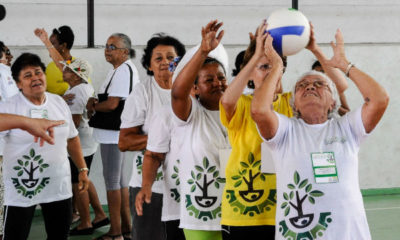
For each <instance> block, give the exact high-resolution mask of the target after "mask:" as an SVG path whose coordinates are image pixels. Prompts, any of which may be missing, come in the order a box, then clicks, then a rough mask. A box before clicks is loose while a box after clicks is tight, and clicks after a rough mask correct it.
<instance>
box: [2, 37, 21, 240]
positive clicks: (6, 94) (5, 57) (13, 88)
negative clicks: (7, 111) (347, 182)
mask: <svg viewBox="0 0 400 240" xmlns="http://www.w3.org/2000/svg"><path fill="white" fill-rule="evenodd" d="M9 56H11V57H9ZM11 59H12V55H11V53H10V50H9V49H8V48H7V47H6V46H5V45H4V43H3V42H2V41H0V102H5V101H7V99H9V98H10V97H12V96H14V95H15V94H17V93H18V92H19V90H18V87H17V85H16V84H15V81H14V79H13V78H12V76H11V69H10V65H9V62H10V61H11ZM3 147H4V141H3V139H2V138H1V139H0V240H1V238H2V235H3V215H4V214H3V200H4V185H3V172H2V168H1V166H2V165H3Z"/></svg>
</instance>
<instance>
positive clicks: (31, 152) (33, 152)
mask: <svg viewBox="0 0 400 240" xmlns="http://www.w3.org/2000/svg"><path fill="white" fill-rule="evenodd" d="M29 155H31V157H34V156H35V150H34V149H33V148H31V150H30V151H29Z"/></svg>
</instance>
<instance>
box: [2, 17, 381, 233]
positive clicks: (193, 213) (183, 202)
mask: <svg viewBox="0 0 400 240" xmlns="http://www.w3.org/2000/svg"><path fill="white" fill-rule="evenodd" d="M222 25H223V24H222V22H218V21H217V20H213V21H210V22H209V23H208V24H207V25H205V26H204V27H202V29H201V31H200V29H199V32H201V39H202V40H201V42H200V43H199V44H198V45H197V46H195V47H193V48H191V49H188V50H187V51H186V49H185V46H184V45H183V44H182V43H181V42H180V41H179V40H178V39H176V38H175V37H173V36H169V35H166V34H164V33H157V34H155V35H153V36H152V37H151V39H150V40H149V41H148V42H147V45H146V46H145V49H144V54H143V56H142V58H141V63H142V65H143V67H144V68H145V70H146V71H147V75H148V77H147V78H143V79H141V78H140V77H139V74H138V70H137V68H136V66H135V65H134V64H133V62H132V61H131V58H133V57H135V50H134V49H132V43H131V40H130V38H129V37H128V36H127V35H125V34H123V33H114V34H112V35H110V37H109V38H108V39H107V41H106V45H105V50H104V56H105V60H106V61H107V62H108V63H110V64H111V66H110V71H109V72H108V74H107V76H105V80H104V82H103V83H102V84H101V86H100V88H99V89H98V90H97V91H95V90H94V89H93V87H92V85H91V82H92V80H91V78H90V76H91V74H92V72H93V67H92V66H91V65H90V64H89V63H88V62H87V61H86V60H85V59H83V58H75V57H73V56H72V55H71V49H72V47H73V43H74V34H73V31H72V29H71V28H70V27H68V26H61V27H59V28H55V29H53V31H52V34H51V35H50V36H48V34H47V32H46V30H44V29H40V28H38V29H36V30H35V31H34V34H35V35H36V36H37V37H38V38H39V39H40V40H41V41H42V43H43V44H44V46H45V47H46V48H47V50H48V52H49V54H50V57H51V58H52V60H53V61H52V62H51V63H50V64H48V66H47V67H45V65H44V64H43V63H42V61H41V59H40V58H39V57H38V56H37V55H35V54H32V53H23V54H21V55H20V56H18V57H17V58H16V60H15V61H14V62H13V63H12V64H11V62H12V58H13V56H12V55H11V52H10V50H9V49H8V48H7V47H6V46H5V45H4V44H3V43H2V42H0V117H1V118H0V121H1V124H0V130H1V132H0V137H1V138H2V139H3V142H0V155H1V156H2V157H0V160H2V161H3V162H2V165H3V173H2V175H1V176H2V177H3V180H2V181H1V182H2V186H4V190H0V195H1V196H0V200H1V201H3V199H4V203H3V204H4V214H3V213H1V211H2V210H3V208H1V210H0V216H3V215H4V219H3V221H4V223H3V224H0V226H1V227H3V229H1V228H0V230H2V234H3V239H6V240H9V239H12V240H19V239H27V238H28V236H29V231H30V227H31V223H32V219H33V213H34V211H35V208H36V205H40V206H41V211H42V214H43V217H44V222H45V229H46V233H47V239H57V240H60V239H68V237H69V236H72V235H87V236H91V235H92V234H93V233H94V231H95V229H97V228H100V227H103V226H107V225H109V226H110V227H109V230H108V231H107V232H106V233H105V234H103V235H101V236H96V238H95V239H99V240H101V239H103V240H108V239H115V240H123V239H125V240H126V239H135V240H172V239H173V240H181V239H182V240H184V239H187V240H206V239H207V240H220V239H223V240H236V239H244V238H249V239H260V238H262V239H328V240H329V239H371V236H370V232H369V227H368V223H367V220H366V215H365V210H364V206H363V202H362V197H361V193H360V190H359V181H358V157H357V154H358V151H359V147H360V144H361V143H362V142H363V140H364V139H365V138H366V137H367V136H368V135H369V133H370V132H371V131H372V130H373V129H374V128H375V126H376V125H377V124H378V123H379V121H380V119H381V117H382V116H383V114H384V112H385V109H386V107H387V105H388V101H389V98H388V95H387V93H386V91H385V90H384V89H383V87H382V86H381V85H380V84H379V83H378V82H377V81H376V80H374V79H373V78H372V77H370V76H369V75H367V74H366V73H364V72H363V71H362V70H360V69H359V68H357V67H356V66H355V65H354V64H353V63H351V62H350V61H348V60H347V57H346V54H345V50H344V40H343V36H342V33H341V32H340V31H339V30H338V31H337V32H336V35H335V42H332V44H331V45H332V50H333V57H332V58H328V57H327V56H326V55H325V54H324V53H323V52H322V50H321V48H320V47H319V45H318V44H317V40H316V39H315V34H314V28H313V25H312V24H311V23H310V26H311V34H310V40H309V43H308V45H307V47H306V48H307V49H308V50H309V51H310V52H311V53H312V54H313V55H314V56H315V58H316V59H317V62H316V63H315V64H314V65H313V66H312V69H313V70H311V71H305V72H306V73H305V74H303V75H301V76H300V77H299V78H298V80H297V81H296V83H295V85H294V86H293V89H292V90H291V91H286V92H285V91H283V89H282V76H283V74H284V73H285V69H286V68H287V67H290V66H287V57H284V56H280V55H279V54H278V53H277V52H276V51H275V50H274V48H273V44H272V42H273V38H272V36H271V35H269V33H268V32H267V31H266V29H267V22H266V21H265V20H264V21H262V23H261V24H260V25H259V26H258V28H257V30H256V32H255V33H254V34H250V43H249V46H248V48H247V49H246V50H245V51H242V52H241V53H239V55H238V57H237V58H236V62H235V66H236V69H235V70H234V72H233V76H234V79H233V80H232V82H230V83H229V81H228V76H227V75H228V65H229V64H228V62H229V57H228V54H227V52H226V50H225V48H224V47H223V45H222V43H221V41H222V39H223V36H224V31H223V30H222ZM347 78H348V79H350V80H351V81H353V82H354V83H355V85H356V86H357V88H358V89H359V91H360V92H361V94H362V95H363V97H364V104H363V105H362V106H360V107H358V108H356V109H354V110H350V108H349V106H348V104H347V101H346V97H345V94H344V92H345V90H346V89H347V87H348V83H347V81H348V80H347ZM57 120H58V121H57ZM59 120H62V121H59ZM32 135H33V136H34V137H32ZM39 139H40V140H39ZM45 142H47V143H45ZM98 147H100V153H101V160H102V166H103V177H104V182H105V188H106V193H107V203H108V214H109V216H107V214H106V213H105V212H104V210H103V208H102V206H101V204H100V201H99V198H98V196H97V192H96V189H95V187H94V185H93V183H92V182H91V181H90V180H89V172H90V167H91V164H92V160H93V156H94V154H95V152H96V151H97V148H98ZM126 152H134V154H133V157H132V155H129V154H127V153H126ZM128 161H131V162H133V164H132V165H133V166H132V169H131V171H130V172H129V171H127V166H128ZM3 191H4V196H3ZM89 206H91V207H92V209H93V212H94V218H93V219H91V216H90V208H89ZM0 220H1V219H0ZM73 221H78V222H79V223H78V224H77V225H76V226H75V227H73V228H71V223H72V222H73Z"/></svg>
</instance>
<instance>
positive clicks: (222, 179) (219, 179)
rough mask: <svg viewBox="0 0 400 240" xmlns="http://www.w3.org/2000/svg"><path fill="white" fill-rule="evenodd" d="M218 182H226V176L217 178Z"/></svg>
mask: <svg viewBox="0 0 400 240" xmlns="http://www.w3.org/2000/svg"><path fill="white" fill-rule="evenodd" d="M217 182H219V183H225V178H221V177H219V178H217Z"/></svg>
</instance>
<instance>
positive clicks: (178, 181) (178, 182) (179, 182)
mask: <svg viewBox="0 0 400 240" xmlns="http://www.w3.org/2000/svg"><path fill="white" fill-rule="evenodd" d="M175 184H176V186H178V185H179V184H181V181H180V180H179V178H178V179H176V182H175Z"/></svg>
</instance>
